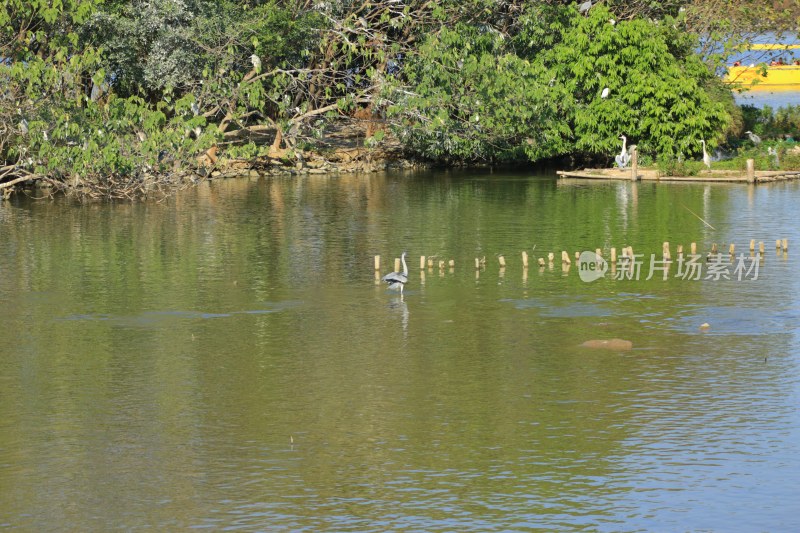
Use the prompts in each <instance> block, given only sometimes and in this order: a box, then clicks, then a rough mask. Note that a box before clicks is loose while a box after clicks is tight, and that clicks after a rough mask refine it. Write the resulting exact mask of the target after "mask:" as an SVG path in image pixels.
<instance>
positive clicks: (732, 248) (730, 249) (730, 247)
mask: <svg viewBox="0 0 800 533" xmlns="http://www.w3.org/2000/svg"><path fill="white" fill-rule="evenodd" d="M735 251H736V245H735V244H733V243H731V245H730V246H729V247H728V253H729V254H730V256H731V257H733V255H734V252H735Z"/></svg>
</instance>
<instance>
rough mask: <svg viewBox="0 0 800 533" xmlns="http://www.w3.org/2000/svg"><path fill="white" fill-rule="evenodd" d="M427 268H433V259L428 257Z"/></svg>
mask: <svg viewBox="0 0 800 533" xmlns="http://www.w3.org/2000/svg"><path fill="white" fill-rule="evenodd" d="M428 268H433V259H431V258H430V257H429V258H428Z"/></svg>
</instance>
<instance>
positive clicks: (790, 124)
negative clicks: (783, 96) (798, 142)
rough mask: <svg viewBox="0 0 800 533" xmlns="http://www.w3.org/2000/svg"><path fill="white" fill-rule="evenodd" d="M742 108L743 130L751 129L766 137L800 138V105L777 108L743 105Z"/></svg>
mask: <svg viewBox="0 0 800 533" xmlns="http://www.w3.org/2000/svg"><path fill="white" fill-rule="evenodd" d="M741 109H742V115H743V117H744V121H743V122H744V124H743V131H747V130H750V131H752V132H754V133H756V134H758V135H759V136H761V137H762V138H764V139H783V138H786V137H789V138H792V139H800V105H796V106H795V105H787V106H784V107H779V108H778V109H777V110H774V109H772V108H771V107H770V106H764V107H763V108H761V109H759V108H757V107H753V106H750V105H743V106H742V107H741Z"/></svg>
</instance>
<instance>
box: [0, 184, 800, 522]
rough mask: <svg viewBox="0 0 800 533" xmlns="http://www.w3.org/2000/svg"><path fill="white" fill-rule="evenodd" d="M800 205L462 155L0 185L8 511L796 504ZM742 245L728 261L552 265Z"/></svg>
mask: <svg viewBox="0 0 800 533" xmlns="http://www.w3.org/2000/svg"><path fill="white" fill-rule="evenodd" d="M798 202H800V184H798V183H783V184H772V185H759V186H758V187H755V188H753V187H748V186H747V185H744V184H742V185H739V184H728V185H726V184H713V185H711V184H669V185H668V184H656V183H646V184H630V183H623V182H619V183H610V182H609V183H583V182H569V181H564V182H558V181H557V180H556V179H555V177H554V176H553V175H552V174H550V173H546V172H545V173H542V174H541V175H523V174H510V173H489V172H479V173H463V174H459V173H421V174H388V175H383V174H375V175H369V176H360V175H348V176H341V177H309V178H294V179H289V178H285V179H284V178H271V179H259V180H246V179H242V180H227V181H219V182H215V183H211V184H206V185H203V186H201V187H198V188H196V189H192V190H188V191H185V192H183V193H181V194H180V195H179V196H177V197H176V198H173V199H170V200H168V201H165V202H162V203H149V204H133V205H130V204H122V205H91V204H90V205H73V204H70V203H68V202H65V201H49V200H44V201H37V202H27V201H21V200H17V201H14V202H11V203H9V202H6V203H2V204H0V228H1V229H2V231H1V232H0V272H2V276H1V277H0V301H2V305H3V309H4V317H5V319H4V328H3V334H2V341H3V342H2V344H0V527H10V528H19V529H22V530H29V531H70V530H78V531H90V530H98V531H103V530H110V529H125V530H134V529H153V530H159V531H164V530H184V529H190V528H194V529H208V530H226V529H227V530H246V531H252V530H262V531H388V530H404V531H405V530H408V531H529V530H532V529H537V528H538V529H541V530H546V531H553V530H581V529H585V530H591V531H686V530H714V531H791V530H798V529H800V517H798V514H797V502H798V501H800V412H799V411H798V405H799V404H800V296H799V295H798V294H800V282H799V281H798V279H800V277H799V276H798V274H797V273H798V271H800V268H799V267H800V261H798V257H800V229H799V228H798V215H797V205H798ZM701 218H702V219H703V220H704V221H705V222H703V221H701V220H700V219H701ZM712 227H713V229H712ZM779 238H781V239H782V238H787V239H789V245H790V250H789V252H788V253H787V254H783V253H776V251H775V246H774V243H775V239H779ZM751 239H756V240H757V241H764V242H765V244H766V254H765V257H764V259H763V262H761V263H758V266H759V270H758V273H757V278H756V276H755V275H754V272H753V271H750V274H749V276H747V275H746V276H745V277H744V278H743V279H742V280H738V279H736V276H735V275H731V277H732V278H733V279H730V280H724V279H718V280H715V279H713V277H712V279H700V280H690V279H683V278H681V277H676V273H677V272H676V269H677V265H675V264H673V265H672V267H671V270H670V273H669V278H668V279H667V280H664V279H663V277H662V276H661V274H660V273H657V274H656V275H655V276H654V277H653V279H650V280H645V279H644V278H645V277H646V275H645V274H646V271H647V270H648V269H647V267H646V266H645V267H644V268H643V271H642V276H641V279H639V280H636V279H619V280H616V279H613V278H612V277H611V272H608V273H607V275H606V277H604V278H601V279H599V280H597V281H594V282H592V283H587V282H584V281H581V278H580V276H579V273H578V269H577V267H576V266H575V265H573V266H572V267H571V268H570V269H569V271H568V272H564V271H563V270H562V266H561V263H560V260H559V259H558V258H560V252H561V250H568V251H569V252H570V254H574V252H575V251H581V250H594V249H595V248H598V247H599V248H603V249H604V253H605V254H606V257H607V254H608V251H609V249H610V247H612V246H615V247H617V248H618V249H619V248H621V247H622V246H624V245H631V246H633V248H634V252H635V253H644V254H650V253H651V252H655V253H658V255H659V256H660V252H661V245H662V242H663V241H669V242H670V243H671V246H672V253H673V255H674V254H675V245H676V244H683V245H684V246H685V247H686V248H687V250H688V247H689V243H690V242H693V241H694V242H697V243H698V247H699V249H700V250H702V251H703V252H707V251H708V250H709V249H710V247H711V245H712V244H713V243H718V244H719V245H720V247H723V246H724V249H725V250H727V245H728V243H731V242H733V243H735V244H736V246H737V251H736V252H737V254H738V253H739V252H740V251H741V252H744V253H745V256H747V255H749V254H748V252H747V248H748V245H749V242H750V240H751ZM403 250H408V252H409V254H410V257H411V260H410V271H411V272H410V275H409V277H410V281H409V283H408V285H407V287H406V290H405V293H404V295H403V297H402V298H401V297H400V296H399V295H398V294H397V293H394V292H389V291H387V290H386V288H385V287H384V286H381V285H379V284H376V282H375V275H374V271H373V256H374V255H375V254H380V255H381V256H382V257H383V260H384V265H385V266H384V268H382V274H383V273H386V272H388V271H389V270H390V269H391V268H392V265H391V263H393V260H392V259H393V258H394V257H396V256H399V254H400V252H401V251H403ZM523 250H525V251H527V252H528V253H529V254H530V256H531V261H532V262H535V260H536V259H538V258H539V257H541V256H543V255H545V256H546V253H547V252H554V253H555V254H556V257H557V259H556V264H555V265H554V267H553V268H552V269H550V268H548V267H545V268H544V269H542V270H540V269H539V268H538V267H537V266H535V265H534V266H532V267H531V268H529V269H527V270H525V269H523V267H522V265H521V252H522V251H523ZM498 254H503V255H504V256H505V259H506V263H507V266H506V268H505V269H504V270H502V271H501V269H500V268H499V266H498V258H497V256H498ZM420 255H426V256H435V261H436V266H435V267H434V268H433V269H431V270H430V271H428V270H427V269H426V270H425V271H424V272H420V270H419V256H420ZM483 256H485V257H486V266H485V269H483V270H482V271H478V272H476V270H475V266H474V260H475V257H483ZM451 258H452V259H453V260H454V261H455V268H454V270H453V271H452V272H450V270H449V269H448V268H445V269H444V270H443V271H440V270H439V267H438V261H439V260H444V261H449V260H450V259H451ZM743 259H747V257H743ZM648 260H649V255H648ZM701 264H702V265H703V266H704V267H705V268H706V269H708V268H711V267H709V266H708V263H706V262H705V261H703V262H702V263H701ZM725 264H726V265H728V263H727V262H726V263H725ZM387 265H388V266H387ZM750 266H751V267H752V266H754V264H753V263H750ZM708 272H709V271H708V270H705V271H703V272H702V274H703V277H705V276H706V274H707V273H708ZM732 272H733V268H732V266H731V270H730V271H729V274H732ZM423 273H424V278H423ZM703 323H708V324H709V325H710V329H700V326H701V325H702V324H703ZM611 338H621V339H625V340H630V341H631V342H632V343H633V349H632V350H630V351H610V350H593V349H589V348H585V347H582V346H581V344H582V343H583V342H584V341H587V340H591V339H611Z"/></svg>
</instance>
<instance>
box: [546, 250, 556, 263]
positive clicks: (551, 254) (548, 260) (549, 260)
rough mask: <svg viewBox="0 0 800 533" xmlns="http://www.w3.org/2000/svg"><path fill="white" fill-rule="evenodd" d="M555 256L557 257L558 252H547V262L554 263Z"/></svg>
mask: <svg viewBox="0 0 800 533" xmlns="http://www.w3.org/2000/svg"><path fill="white" fill-rule="evenodd" d="M555 258H556V254H554V253H553V252H549V253H548V254H547V262H548V263H550V264H551V265H552V264H553V260H554V259H555Z"/></svg>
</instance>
